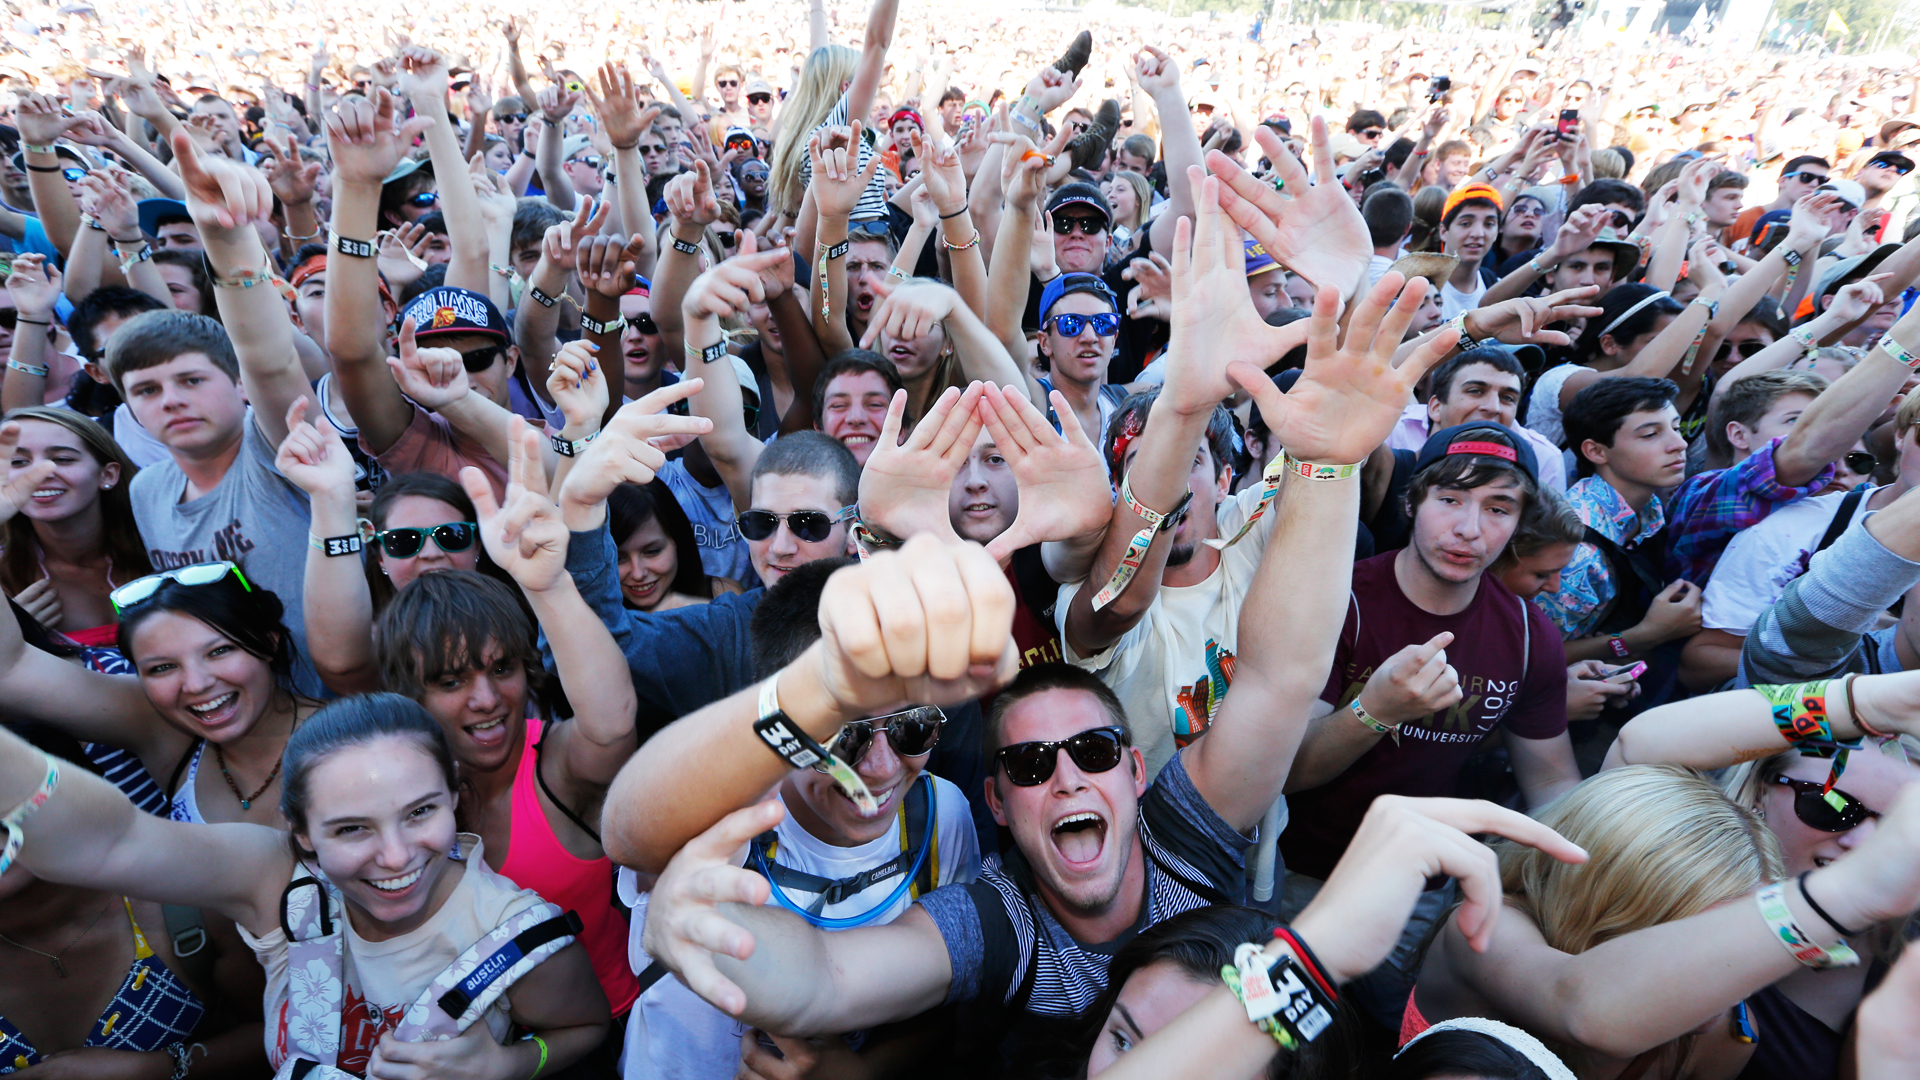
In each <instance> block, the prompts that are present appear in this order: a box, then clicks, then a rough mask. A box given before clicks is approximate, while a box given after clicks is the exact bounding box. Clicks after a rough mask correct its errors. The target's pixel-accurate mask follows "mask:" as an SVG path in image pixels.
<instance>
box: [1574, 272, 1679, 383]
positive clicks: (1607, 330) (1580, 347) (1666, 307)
mask: <svg viewBox="0 0 1920 1080" xmlns="http://www.w3.org/2000/svg"><path fill="white" fill-rule="evenodd" d="M1659 291H1660V290H1659V289H1656V288H1654V287H1653V286H1651V285H1643V284H1641V283H1639V282H1629V283H1628V284H1625V285H1615V286H1614V287H1613V288H1611V289H1609V290H1607V294H1606V295H1605V296H1602V297H1601V298H1600V304H1599V307H1600V314H1599V315H1598V316H1596V317H1594V318H1591V319H1588V320H1587V325H1586V326H1585V327H1584V328H1582V329H1581V331H1580V338H1579V340H1577V341H1575V342H1574V343H1573V355H1572V360H1573V362H1574V363H1576V364H1585V363H1588V362H1589V361H1591V360H1593V359H1594V358H1595V357H1597V356H1599V355H1600V339H1601V338H1602V337H1610V338H1612V339H1613V340H1614V343H1615V344H1618V345H1625V344H1626V343H1627V342H1629V341H1632V340H1633V339H1634V338H1637V337H1639V336H1640V335H1641V334H1644V333H1646V332H1647V331H1648V330H1651V329H1653V324H1654V323H1655V322H1657V321H1659V318H1660V316H1662V315H1678V314H1680V313H1681V312H1682V311H1685V310H1686V308H1685V306H1684V305H1682V304H1681V303H1680V301H1678V300H1675V299H1674V298H1673V297H1671V296H1662V297H1659V298H1658V299H1655V300H1653V301H1651V302H1649V303H1647V305H1646V306H1645V307H1643V308H1641V309H1640V310H1638V311H1634V312H1633V314H1632V315H1630V316H1627V317H1626V318H1624V319H1621V316H1622V315H1625V314H1626V313H1627V312H1628V311H1632V310H1633V306H1634V305H1635V304H1639V303H1641V302H1643V301H1646V300H1647V298H1648V297H1650V296H1653V295H1654V294H1655V293H1657V292H1659ZM1616 319H1619V320H1620V322H1619V325H1617V326H1616V325H1614V320H1616Z"/></svg>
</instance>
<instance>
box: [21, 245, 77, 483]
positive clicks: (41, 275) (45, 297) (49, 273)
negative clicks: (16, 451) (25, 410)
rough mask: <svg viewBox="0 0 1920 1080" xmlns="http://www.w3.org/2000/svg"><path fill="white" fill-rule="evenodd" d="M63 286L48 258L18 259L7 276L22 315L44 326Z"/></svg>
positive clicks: (58, 269)
mask: <svg viewBox="0 0 1920 1080" xmlns="http://www.w3.org/2000/svg"><path fill="white" fill-rule="evenodd" d="M63 284H65V278H64V277H63V276H62V275H61V273H60V268H59V267H57V266H55V265H53V264H52V263H50V262H48V261H47V257H46V256H45V255H34V254H23V255H15V256H14V257H13V270H12V272H11V273H9V274H8V275H7V295H8V296H9V297H11V298H12V299H13V306H14V307H15V308H16V309H17V310H18V312H19V314H21V315H24V316H26V317H27V318H30V319H39V320H41V321H42V322H45V321H47V320H48V318H49V317H50V316H51V315H52V314H53V308H54V305H55V304H57V303H59V301H60V288H61V286H62V285H63ZM16 332H17V331H16ZM9 452H10V451H9Z"/></svg>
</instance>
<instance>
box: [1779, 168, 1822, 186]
mask: <svg viewBox="0 0 1920 1080" xmlns="http://www.w3.org/2000/svg"><path fill="white" fill-rule="evenodd" d="M1780 179H1782V180H1798V181H1800V182H1801V183H1803V184H1814V185H1819V184H1824V183H1826V182H1827V178H1826V176H1824V175H1822V174H1820V173H1817V172H1808V171H1807V170H1805V169H1801V170H1800V171H1799V172H1790V173H1788V174H1787V175H1785V176H1783V177H1781V178H1780Z"/></svg>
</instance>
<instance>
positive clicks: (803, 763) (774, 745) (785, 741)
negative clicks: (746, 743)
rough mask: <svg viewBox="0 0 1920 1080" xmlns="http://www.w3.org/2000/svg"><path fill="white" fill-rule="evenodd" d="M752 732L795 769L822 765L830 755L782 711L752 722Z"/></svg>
mask: <svg viewBox="0 0 1920 1080" xmlns="http://www.w3.org/2000/svg"><path fill="white" fill-rule="evenodd" d="M753 733H754V734H755V735H758V736H760V741H761V742H764V743H766V744H767V749H769V750H772V751H773V752H774V753H775V754H777V755H779V757H780V760H782V761H784V762H786V763H787V764H788V765H791V766H793V767H794V768H796V769H808V768H812V767H813V766H815V765H823V764H825V763H826V761H827V759H828V758H829V757H830V756H832V755H830V754H828V753H827V748H826V747H824V746H821V745H820V744H819V743H818V742H816V741H814V738H813V736H811V735H809V734H807V733H806V732H805V731H802V730H801V729H800V725H799V724H796V723H794V722H793V721H791V720H789V719H787V714H786V713H784V712H775V713H772V714H769V715H767V716H763V717H761V718H760V719H758V720H755V721H754V722H753Z"/></svg>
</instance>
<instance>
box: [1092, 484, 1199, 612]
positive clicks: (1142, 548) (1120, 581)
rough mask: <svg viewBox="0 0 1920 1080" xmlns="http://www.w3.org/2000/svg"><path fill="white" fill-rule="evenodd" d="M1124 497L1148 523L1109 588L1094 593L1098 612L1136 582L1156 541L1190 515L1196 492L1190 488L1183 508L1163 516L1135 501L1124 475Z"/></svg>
mask: <svg viewBox="0 0 1920 1080" xmlns="http://www.w3.org/2000/svg"><path fill="white" fill-rule="evenodd" d="M1120 498H1121V499H1122V500H1123V501H1124V502H1125V503H1126V504H1127V509H1129V510H1131V511H1133V512H1134V513H1136V514H1138V515H1140V519H1141V520H1142V521H1145V522H1146V526H1145V527H1144V528H1142V529H1141V530H1140V531H1139V532H1137V533H1134V534H1133V539H1131V540H1128V541H1127V550H1126V551H1125V552H1124V553H1122V554H1121V556H1120V565H1119V566H1116V567H1114V568H1113V576H1112V577H1110V578H1108V579H1107V583H1106V584H1105V585H1102V586H1100V591H1099V592H1097V593H1094V594H1093V610H1095V611H1099V610H1101V609H1102V608H1104V607H1106V606H1107V605H1108V604H1111V603H1113V602H1114V600H1115V599H1116V598H1118V597H1119V595H1120V594H1121V593H1122V592H1125V591H1126V588H1127V584H1128V583H1129V582H1131V581H1132V580H1133V576H1134V575H1135V574H1137V573H1139V572H1140V563H1141V562H1142V561H1143V560H1145V559H1146V557H1147V549H1148V548H1150V547H1152V546H1153V538H1154V537H1155V536H1158V535H1159V534H1160V533H1161V532H1163V531H1165V530H1166V529H1168V528H1170V527H1171V525H1172V523H1173V522H1175V521H1178V520H1179V518H1180V515H1181V514H1184V513H1186V510H1187V506H1188V504H1190V503H1192V502H1193V489H1192V488H1188V489H1187V494H1186V497H1184V498H1182V499H1181V500H1180V503H1179V505H1177V506H1175V507H1174V508H1173V509H1171V510H1169V511H1167V512H1166V513H1164V514H1162V513H1158V512H1156V511H1153V510H1149V509H1147V507H1146V506H1145V504H1143V503H1141V502H1140V500H1138V499H1136V498H1134V497H1133V488H1132V487H1131V486H1130V485H1129V483H1128V477H1125V476H1123V477H1121V478H1120Z"/></svg>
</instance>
